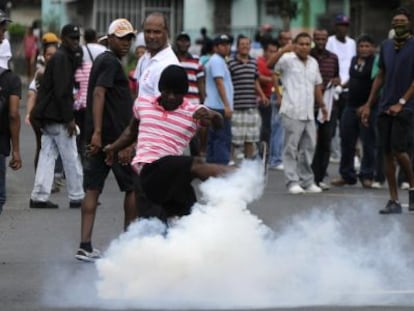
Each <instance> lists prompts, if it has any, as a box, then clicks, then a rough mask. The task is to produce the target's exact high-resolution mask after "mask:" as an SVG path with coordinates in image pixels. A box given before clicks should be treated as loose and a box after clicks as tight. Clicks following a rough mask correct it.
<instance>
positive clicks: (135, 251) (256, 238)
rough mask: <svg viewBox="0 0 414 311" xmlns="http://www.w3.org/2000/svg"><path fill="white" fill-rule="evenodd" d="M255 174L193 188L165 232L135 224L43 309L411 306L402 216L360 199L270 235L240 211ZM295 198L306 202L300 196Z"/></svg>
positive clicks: (153, 224)
mask: <svg viewBox="0 0 414 311" xmlns="http://www.w3.org/2000/svg"><path fill="white" fill-rule="evenodd" d="M258 172H260V164H259V163H256V162H244V163H243V165H242V167H241V169H240V170H239V171H237V172H236V173H234V174H232V175H230V176H228V177H225V178H212V179H210V180H208V181H206V182H205V183H203V184H201V186H200V189H201V193H202V198H201V200H200V202H201V203H198V204H196V206H195V207H194V210H193V213H192V214H191V215H189V216H187V217H183V218H181V219H178V220H176V221H175V222H174V223H173V224H172V225H171V226H170V227H169V228H168V230H167V228H166V227H165V226H164V225H163V224H162V223H161V222H159V221H157V220H141V221H139V222H136V223H134V224H133V225H131V226H130V228H129V229H128V231H127V232H126V233H124V234H122V235H121V236H120V237H119V238H118V239H116V240H114V241H113V242H112V243H111V244H110V246H109V248H108V249H107V251H106V252H105V254H104V255H105V256H104V258H103V259H101V260H99V261H98V262H97V263H96V265H95V266H90V265H86V266H82V268H81V269H80V270H79V271H77V273H75V274H72V276H68V275H66V274H65V276H64V280H65V281H64V285H63V284H62V285H60V286H56V288H62V289H64V291H65V293H64V294H61V295H59V294H58V293H56V292H54V293H53V297H55V298H54V301H49V303H48V304H53V305H60V306H68V305H72V306H88V307H91V306H99V307H101V308H153V309H233V308H243V309H252V308H255V309H258V308H270V307H298V306H316V305H339V306H343V305H414V290H413V288H414V273H413V263H414V260H413V259H412V258H411V257H413V256H411V255H410V252H409V251H408V250H412V244H413V239H412V238H411V236H409V235H408V234H407V232H406V231H404V230H403V229H402V226H401V224H400V221H401V219H402V218H398V216H397V217H381V216H380V215H377V214H376V211H374V210H373V209H372V206H370V203H369V200H365V201H362V202H355V201H354V202H346V207H345V208H342V207H343V206H341V205H340V206H338V205H336V206H334V207H329V206H316V207H309V210H307V211H304V212H302V213H300V214H296V215H294V216H291V217H290V218H287V219H284V223H283V225H279V226H277V228H276V229H273V230H272V229H270V228H269V227H267V226H266V225H265V224H263V222H262V221H261V220H260V219H259V218H258V217H256V216H255V215H254V214H252V213H251V212H250V211H249V209H248V208H247V207H248V204H249V203H251V202H252V201H254V200H256V199H257V198H259V197H260V196H261V194H262V191H263V176H262V174H260V173H258ZM303 200H304V204H307V202H306V196H303ZM339 204H345V203H339ZM277 207H278V202H277V197H275V202H274V208H277ZM401 217H404V216H401ZM91 267H96V271H95V270H94V269H91ZM54 278H56V274H55V276H54ZM91 282H92V283H91ZM62 283H63V282H62ZM91 284H94V285H95V284H96V288H94V287H91ZM48 286H49V287H50V283H49V284H48ZM73 294H75V296H76V300H75V301H74V299H73V297H74V295H73Z"/></svg>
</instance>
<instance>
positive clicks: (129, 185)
mask: <svg viewBox="0 0 414 311" xmlns="http://www.w3.org/2000/svg"><path fill="white" fill-rule="evenodd" d="M110 170H112V172H113V173H114V176H115V179H116V181H117V183H118V186H119V189H120V190H121V191H122V192H130V191H134V175H135V174H136V173H135V172H134V171H133V169H132V167H131V166H130V165H121V164H119V162H118V161H117V159H116V158H114V163H113V165H112V166H108V165H107V164H106V163H105V153H104V152H102V151H100V152H99V153H97V154H96V155H93V156H85V159H84V163H83V187H84V189H85V190H99V192H102V189H103V187H104V185H105V180H106V177H107V176H108V173H109V171H110Z"/></svg>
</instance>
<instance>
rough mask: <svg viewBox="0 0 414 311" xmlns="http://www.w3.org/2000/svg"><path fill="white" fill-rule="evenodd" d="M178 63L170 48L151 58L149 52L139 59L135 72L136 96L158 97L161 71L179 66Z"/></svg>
mask: <svg viewBox="0 0 414 311" xmlns="http://www.w3.org/2000/svg"><path fill="white" fill-rule="evenodd" d="M179 64H180V63H179V61H178V59H177V56H176V55H175V53H174V51H173V50H172V48H171V46H170V45H168V46H167V47H166V48H165V49H163V50H161V51H159V52H158V53H157V54H155V55H154V56H153V57H151V54H150V53H149V52H145V54H144V55H143V56H142V57H141V58H140V59H139V61H138V64H137V68H136V70H135V78H136V79H137V81H138V86H139V88H138V94H139V96H143V97H157V96H159V95H160V91H159V90H158V82H159V80H160V76H161V73H162V71H163V70H164V69H165V68H166V67H167V66H169V65H179Z"/></svg>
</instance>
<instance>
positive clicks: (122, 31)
mask: <svg viewBox="0 0 414 311" xmlns="http://www.w3.org/2000/svg"><path fill="white" fill-rule="evenodd" d="M136 34H137V31H136V30H135V29H134V27H132V25H131V23H130V22H129V21H128V20H127V19H126V18H118V19H116V20H114V21H113V22H112V23H111V25H109V28H108V35H115V36H116V37H118V38H122V37H125V36H127V35H133V36H134V37H135V35H136Z"/></svg>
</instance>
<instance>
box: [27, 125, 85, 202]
mask: <svg viewBox="0 0 414 311" xmlns="http://www.w3.org/2000/svg"><path fill="white" fill-rule="evenodd" d="M42 130H43V131H42V148H41V150H40V154H39V162H38V164H37V170H36V176H35V182H34V186H33V191H32V195H31V199H32V200H34V201H42V202H45V201H47V200H49V197H50V193H51V190H52V183H53V177H54V168H55V161H56V159H57V157H58V155H60V156H61V158H62V163H63V168H64V171H65V176H66V187H67V192H68V197H69V200H70V201H79V200H82V199H83V197H84V192H83V186H82V183H83V172H82V166H81V163H80V158H79V155H78V150H77V148H76V137H75V136H71V137H69V135H68V131H67V129H66V127H65V126H64V125H63V124H59V123H52V124H48V125H46V126H45V127H44V128H43V129H42Z"/></svg>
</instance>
